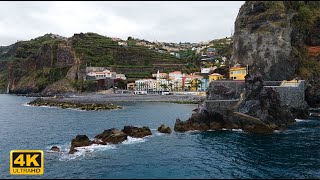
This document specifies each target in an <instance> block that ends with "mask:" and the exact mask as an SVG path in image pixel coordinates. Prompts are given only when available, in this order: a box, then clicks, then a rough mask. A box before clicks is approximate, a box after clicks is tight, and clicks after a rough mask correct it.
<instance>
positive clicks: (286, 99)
mask: <svg viewBox="0 0 320 180" xmlns="http://www.w3.org/2000/svg"><path fill="white" fill-rule="evenodd" d="M264 88H272V89H273V90H274V91H276V92H278V93H279V95H280V100H281V105H287V106H289V107H295V108H298V107H305V106H306V101H305V81H304V80H301V81H299V83H298V86H297V87H286V86H264Z"/></svg>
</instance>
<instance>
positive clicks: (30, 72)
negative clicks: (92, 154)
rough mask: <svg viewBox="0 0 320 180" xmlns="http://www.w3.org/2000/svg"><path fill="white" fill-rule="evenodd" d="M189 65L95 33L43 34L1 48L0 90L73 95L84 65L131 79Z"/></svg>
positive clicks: (80, 84)
mask: <svg viewBox="0 0 320 180" xmlns="http://www.w3.org/2000/svg"><path fill="white" fill-rule="evenodd" d="M186 64H187V61H186V60H183V59H178V58H176V57H174V56H171V55H168V54H162V53H158V52H155V51H152V50H149V49H147V48H145V47H142V46H136V45H135V43H134V42H130V41H128V46H126V47H123V46H119V45H118V43H117V42H114V41H112V39H111V38H109V37H105V36H101V35H98V34H95V33H85V34H84V33H80V34H75V35H74V36H72V37H70V38H64V37H61V36H57V35H53V34H46V35H44V36H41V37H38V38H35V39H31V40H29V41H20V42H17V43H15V44H13V45H10V46H7V47H0V89H1V90H2V91H4V90H5V89H6V87H7V85H8V83H9V84H10V91H11V92H12V93H39V92H42V93H44V94H48V93H52V92H74V91H77V90H79V87H78V86H81V87H82V86H83V83H84V82H82V81H81V79H82V78H81V77H82V76H83V75H84V68H85V66H86V65H91V66H105V67H112V68H113V70H115V71H117V72H118V73H120V72H121V73H125V74H126V75H127V77H129V79H135V78H141V77H150V76H151V73H154V72H156V71H157V70H158V69H159V70H164V69H166V70H167V71H173V70H185V71H187V70H188V69H187V67H186Z"/></svg>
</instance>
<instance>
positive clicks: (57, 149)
mask: <svg viewBox="0 0 320 180" xmlns="http://www.w3.org/2000/svg"><path fill="white" fill-rule="evenodd" d="M50 150H51V151H54V152H60V148H59V147H58V146H52V147H51V149H50Z"/></svg>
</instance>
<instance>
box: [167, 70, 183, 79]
mask: <svg viewBox="0 0 320 180" xmlns="http://www.w3.org/2000/svg"><path fill="white" fill-rule="evenodd" d="M183 76H184V74H182V72H181V71H173V72H170V73H169V79H172V80H176V79H181V78H182V77H183Z"/></svg>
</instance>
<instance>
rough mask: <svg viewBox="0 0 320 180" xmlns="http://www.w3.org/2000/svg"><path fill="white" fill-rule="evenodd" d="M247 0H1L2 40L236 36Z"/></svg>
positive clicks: (192, 39) (188, 39)
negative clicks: (49, 36) (87, 35)
mask: <svg viewBox="0 0 320 180" xmlns="http://www.w3.org/2000/svg"><path fill="white" fill-rule="evenodd" d="M243 3H244V2H238V1H235V2H230V1H229V2H228V1H211V2H210V1H209V2H208V1H204V2H202V1H194V2H189V1H188V2H180V1H179V2H177V1H176V2H175V1H173V2H170V1H165V2H155V1H151V2H147V1H142V2H139V1H138V2H132V1H131V2H130V1H127V2H125V1H120V2H110V1H106V2H89V1H86V2H0V45H9V44H12V43H14V42H16V41H17V40H21V39H23V40H28V39H31V38H35V37H37V36H41V35H43V34H45V33H55V34H60V35H62V36H67V37H70V36H72V35H73V33H79V32H88V31H90V32H97V33H99V34H103V35H106V36H112V37H120V38H123V39H126V38H127V37H128V36H133V37H137V38H141V39H147V40H150V41H153V40H158V41H168V42H199V41H206V40H211V39H214V38H223V37H225V36H230V34H231V30H232V29H233V26H234V21H235V18H236V16H237V13H238V11H239V8H240V6H241V5H242V4H243Z"/></svg>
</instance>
